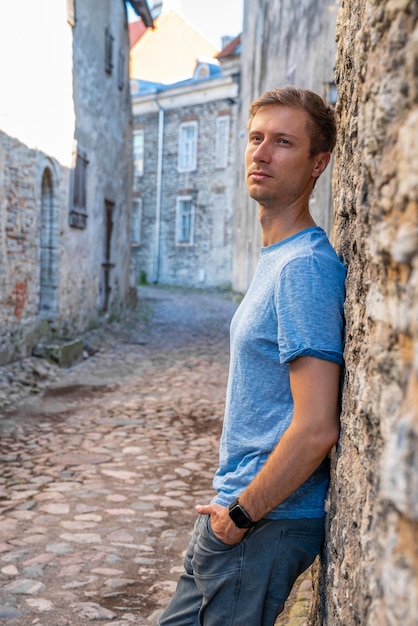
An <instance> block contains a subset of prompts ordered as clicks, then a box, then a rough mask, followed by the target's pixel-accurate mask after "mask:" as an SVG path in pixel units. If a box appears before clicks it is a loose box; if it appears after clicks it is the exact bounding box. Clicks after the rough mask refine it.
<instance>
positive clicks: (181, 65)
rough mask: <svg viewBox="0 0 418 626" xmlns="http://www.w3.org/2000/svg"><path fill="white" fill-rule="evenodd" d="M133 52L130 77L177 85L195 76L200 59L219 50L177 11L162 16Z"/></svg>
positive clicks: (135, 46) (134, 47) (133, 48)
mask: <svg viewBox="0 0 418 626" xmlns="http://www.w3.org/2000/svg"><path fill="white" fill-rule="evenodd" d="M155 24H156V28H155V29H154V30H148V31H147V32H146V33H145V34H144V35H143V36H142V37H141V39H140V40H139V41H138V42H137V43H136V44H135V45H134V46H133V47H132V49H131V70H130V72H131V78H137V79H142V80H149V81H153V82H160V83H167V84H170V83H174V82H176V81H179V80H184V79H187V78H190V77H191V76H192V75H193V70H194V68H195V63H196V60H197V58H198V57H202V56H203V57H213V56H214V55H215V54H216V53H217V52H218V50H217V49H216V48H215V47H214V46H213V45H212V44H211V43H209V41H207V40H206V39H205V38H204V37H203V36H202V35H200V34H199V32H198V31H197V30H196V29H195V28H194V27H193V26H192V25H191V24H188V23H187V21H186V20H184V19H183V18H182V17H181V16H180V15H178V14H177V13H175V12H174V11H169V12H168V13H165V14H162V15H161V16H160V17H159V18H158V19H157V20H156V21H155Z"/></svg>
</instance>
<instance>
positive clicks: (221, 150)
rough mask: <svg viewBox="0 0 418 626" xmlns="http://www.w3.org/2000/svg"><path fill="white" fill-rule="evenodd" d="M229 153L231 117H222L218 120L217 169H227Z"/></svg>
mask: <svg viewBox="0 0 418 626" xmlns="http://www.w3.org/2000/svg"><path fill="white" fill-rule="evenodd" d="M228 152H229V115H222V116H220V117H218V118H217V120H216V146H215V158H216V167H217V168H225V167H227V165H228Z"/></svg>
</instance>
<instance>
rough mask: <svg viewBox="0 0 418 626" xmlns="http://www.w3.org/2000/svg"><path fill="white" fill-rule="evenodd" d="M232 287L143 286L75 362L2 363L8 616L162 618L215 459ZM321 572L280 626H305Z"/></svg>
mask: <svg viewBox="0 0 418 626" xmlns="http://www.w3.org/2000/svg"><path fill="white" fill-rule="evenodd" d="M235 308H236V300H235V299H234V298H233V297H232V296H227V295H222V294H218V293H211V292H200V291H193V290H181V289H168V288H157V287H144V288H141V289H140V290H139V303H138V306H137V307H136V309H135V311H132V312H130V313H129V315H128V316H127V317H126V318H125V319H124V320H123V321H121V322H120V323H115V322H113V323H112V324H109V325H108V326H107V327H101V328H98V329H96V330H94V331H91V332H90V333H89V334H88V335H87V336H86V337H85V341H86V342H87V344H88V345H89V351H90V353H91V354H93V356H91V357H90V358H87V359H85V360H84V361H83V362H82V363H80V364H79V365H77V366H74V367H72V368H70V369H69V370H58V369H57V368H55V367H54V366H51V365H49V364H47V363H46V362H44V361H40V360H39V359H34V358H31V359H26V360H25V363H24V364H20V366H17V365H16V364H14V365H12V366H7V367H5V368H0V399H1V398H3V410H2V414H1V418H0V435H1V439H0V620H2V619H4V620H6V621H7V624H10V626H14V625H19V626H29V625H37V626H64V625H66V626H84V625H88V624H91V623H95V624H99V625H100V624H107V623H110V622H111V623H112V625H113V626H130V625H131V624H135V625H136V626H149V625H150V624H155V623H156V620H157V618H158V616H159V615H160V614H161V612H162V610H163V608H164V607H165V606H166V604H167V603H168V600H169V598H170V596H171V594H172V592H173V591H174V588H175V585H176V581H177V578H178V575H179V573H180V571H181V569H182V555H183V552H184V549H185V547H186V545H187V541H188V538H189V535H190V532H191V529H192V526H193V523H194V519H195V512H194V505H195V504H196V503H198V502H200V503H204V502H208V501H209V499H210V498H211V496H212V493H213V492H212V490H211V480H212V476H213V472H214V470H215V467H216V463H217V454H218V441H219V434H220V430H221V421H222V413H223V403H224V393H225V384H226V378H227V368H228V356H229V350H228V327H229V321H230V318H231V316H232V314H233V312H234V310H235ZM310 593H311V592H310V582H309V576H305V577H303V579H301V581H298V584H297V585H295V590H294V592H293V594H292V599H291V601H290V602H289V606H288V607H287V611H286V613H285V614H283V615H282V616H281V617H280V620H279V621H278V624H280V625H281V626H282V625H284V624H289V625H292V626H303V625H304V624H307V612H308V609H309V600H310Z"/></svg>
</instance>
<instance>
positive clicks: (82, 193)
mask: <svg viewBox="0 0 418 626" xmlns="http://www.w3.org/2000/svg"><path fill="white" fill-rule="evenodd" d="M87 166H88V159H87V154H86V152H85V151H84V150H81V148H77V155H76V162H75V169H74V175H73V202H72V209H71V212H70V225H71V226H74V227H75V228H85V227H86V218H87Z"/></svg>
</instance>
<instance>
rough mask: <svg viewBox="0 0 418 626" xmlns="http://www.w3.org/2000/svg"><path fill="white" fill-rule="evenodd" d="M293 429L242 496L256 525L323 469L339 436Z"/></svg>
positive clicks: (289, 429)
mask: <svg viewBox="0 0 418 626" xmlns="http://www.w3.org/2000/svg"><path fill="white" fill-rule="evenodd" d="M298 431H300V427H299V428H298V427H296V426H294V425H293V424H291V425H290V427H289V428H288V430H287V431H286V433H285V434H284V435H283V437H282V439H281V441H280V442H279V443H278V445H277V446H276V448H275V449H274V450H273V452H272V453H271V455H270V457H269V459H268V460H267V463H266V464H265V466H264V467H263V468H262V469H261V470H260V472H259V473H258V474H257V476H256V477H255V478H254V479H253V480H252V482H251V483H250V484H249V485H248V487H247V488H246V489H245V490H244V492H243V493H242V494H241V496H240V498H239V501H240V503H241V504H242V506H243V507H244V508H245V510H246V511H248V513H249V514H250V516H251V519H253V520H254V521H257V520H260V519H261V518H263V517H265V515H266V514H267V513H269V512H270V511H271V510H272V509H274V508H275V507H277V506H278V505H279V504H281V503H282V502H283V501H284V500H286V498H288V497H289V496H290V495H291V494H292V493H293V492H294V491H296V489H297V488H298V487H300V486H301V485H302V484H303V483H304V482H305V480H306V479H307V478H309V476H311V474H312V473H313V472H314V471H315V469H316V468H317V467H318V466H319V465H320V463H321V462H322V461H323V459H324V458H325V457H326V455H327V454H328V452H329V450H330V449H331V448H332V446H333V445H334V443H335V436H330V437H328V438H327V437H325V435H324V433H321V434H320V435H319V434H315V435H309V434H306V433H301V432H298Z"/></svg>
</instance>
